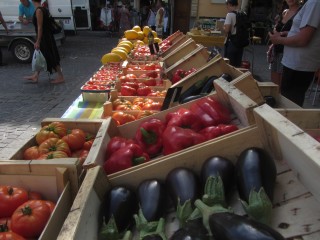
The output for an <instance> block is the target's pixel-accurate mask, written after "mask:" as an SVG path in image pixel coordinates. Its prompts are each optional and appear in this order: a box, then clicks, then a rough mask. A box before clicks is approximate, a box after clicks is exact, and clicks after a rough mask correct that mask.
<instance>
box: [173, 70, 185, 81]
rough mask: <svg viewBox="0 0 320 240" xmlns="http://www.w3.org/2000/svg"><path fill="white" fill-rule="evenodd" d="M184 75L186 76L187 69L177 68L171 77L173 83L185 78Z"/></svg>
mask: <svg viewBox="0 0 320 240" xmlns="http://www.w3.org/2000/svg"><path fill="white" fill-rule="evenodd" d="M184 76H185V71H184V70H183V69H177V71H175V73H174V74H173V77H172V79H171V82H172V84H175V83H177V82H179V81H180V80H181V79H182V78H184Z"/></svg>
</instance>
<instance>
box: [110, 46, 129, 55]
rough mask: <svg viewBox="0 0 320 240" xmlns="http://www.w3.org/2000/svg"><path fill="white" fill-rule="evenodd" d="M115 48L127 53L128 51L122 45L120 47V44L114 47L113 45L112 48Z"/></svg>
mask: <svg viewBox="0 0 320 240" xmlns="http://www.w3.org/2000/svg"><path fill="white" fill-rule="evenodd" d="M116 49H120V50H123V51H125V52H126V53H127V54H128V53H129V52H130V51H127V49H126V48H124V47H122V46H116V47H115V48H113V49H112V50H116ZM112 50H111V52H112Z"/></svg>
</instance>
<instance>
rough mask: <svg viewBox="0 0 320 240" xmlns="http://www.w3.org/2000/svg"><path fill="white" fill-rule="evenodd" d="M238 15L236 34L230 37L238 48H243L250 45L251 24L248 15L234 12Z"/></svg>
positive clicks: (242, 12)
mask: <svg viewBox="0 0 320 240" xmlns="http://www.w3.org/2000/svg"><path fill="white" fill-rule="evenodd" d="M233 13H235V14H236V24H235V25H234V26H235V28H236V34H233V35H231V34H230V35H229V38H230V40H231V42H232V43H233V44H234V45H235V46H236V47H238V48H243V47H246V46H248V45H249V43H250V40H249V39H250V28H251V23H250V20H249V18H248V15H247V14H246V13H245V12H244V11H237V12H236V11H233Z"/></svg>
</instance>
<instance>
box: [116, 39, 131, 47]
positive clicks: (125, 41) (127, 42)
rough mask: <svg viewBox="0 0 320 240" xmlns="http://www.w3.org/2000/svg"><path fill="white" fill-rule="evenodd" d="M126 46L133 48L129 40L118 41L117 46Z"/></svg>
mask: <svg viewBox="0 0 320 240" xmlns="http://www.w3.org/2000/svg"><path fill="white" fill-rule="evenodd" d="M124 43H125V44H127V45H129V46H130V47H131V49H132V48H133V43H132V42H131V41H129V40H124V41H120V42H119V44H124Z"/></svg>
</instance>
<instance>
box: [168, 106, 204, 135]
mask: <svg viewBox="0 0 320 240" xmlns="http://www.w3.org/2000/svg"><path fill="white" fill-rule="evenodd" d="M166 125H167V126H177V127H182V128H191V129H193V130H195V131H198V130H200V129H202V128H203V127H204V126H203V124H202V122H201V119H200V117H199V116H197V115H196V114H194V113H193V112H191V111H190V110H189V109H186V108H179V109H178V110H177V111H175V112H171V113H168V114H167V115H166Z"/></svg>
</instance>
